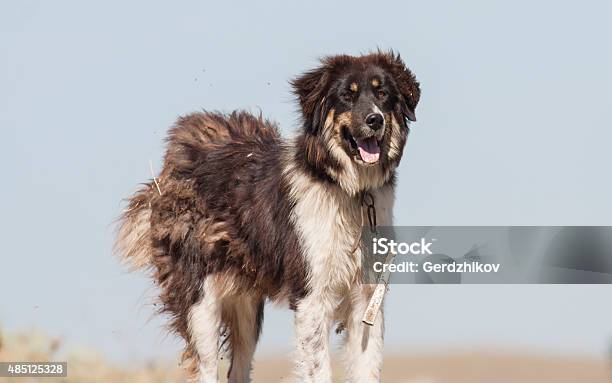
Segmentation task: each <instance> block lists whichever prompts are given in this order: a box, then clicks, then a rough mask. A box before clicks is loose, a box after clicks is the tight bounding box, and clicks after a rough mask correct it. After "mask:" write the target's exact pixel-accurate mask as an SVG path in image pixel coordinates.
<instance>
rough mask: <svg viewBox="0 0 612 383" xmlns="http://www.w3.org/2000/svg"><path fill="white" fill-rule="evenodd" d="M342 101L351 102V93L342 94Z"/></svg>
mask: <svg viewBox="0 0 612 383" xmlns="http://www.w3.org/2000/svg"><path fill="white" fill-rule="evenodd" d="M342 99H343V100H344V101H346V102H353V93H344V94H343V95H342Z"/></svg>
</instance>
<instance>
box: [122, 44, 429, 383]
mask: <svg viewBox="0 0 612 383" xmlns="http://www.w3.org/2000/svg"><path fill="white" fill-rule="evenodd" d="M292 85H293V87H294V91H295V94H296V96H297V97H298V99H299V103H300V107H301V111H302V114H303V128H302V129H300V131H299V132H298V135H297V137H296V138H295V139H293V140H283V139H282V138H281V137H280V136H279V133H278V129H277V128H276V126H275V125H274V124H273V123H271V122H269V121H267V120H263V119H262V117H261V116H260V117H255V116H253V115H251V114H249V113H246V112H233V113H231V114H229V115H225V114H221V113H208V112H206V113H195V114H191V115H188V116H186V117H182V118H180V119H179V120H178V122H177V123H176V125H175V126H174V127H173V128H172V129H171V130H170V132H169V136H168V139H167V151H166V155H165V159H164V165H163V170H162V171H161V174H160V175H159V177H157V178H154V179H153V180H151V181H150V182H149V183H147V184H146V185H144V186H143V187H142V188H141V189H140V190H139V191H138V192H136V194H135V195H134V196H132V198H131V199H130V200H129V206H128V208H127V209H126V211H125V212H124V214H123V216H122V217H121V222H120V229H119V233H118V239H117V247H118V249H119V250H120V252H121V254H122V256H123V257H124V258H125V259H126V260H128V261H129V262H131V263H132V265H133V266H135V267H136V268H150V269H151V270H152V271H153V274H154V275H153V276H154V280H155V282H156V283H157V285H158V286H159V288H160V290H161V296H160V298H161V302H162V308H161V311H162V312H164V313H167V314H169V316H170V317H171V328H172V330H174V331H176V332H177V333H178V334H179V335H180V336H182V337H183V338H184V339H185V341H186V348H185V352H184V355H183V358H184V360H185V361H187V362H188V367H189V371H190V372H191V373H192V376H193V378H194V380H196V381H200V382H215V381H218V376H217V360H218V358H219V353H220V352H221V351H223V350H224V349H225V350H227V351H229V353H230V355H231V368H230V372H229V381H231V382H245V381H248V380H249V375H250V370H251V360H252V357H253V353H254V351H255V346H256V343H257V340H258V337H259V333H260V331H261V325H262V320H263V307H264V302H265V301H266V300H271V301H284V302H288V304H289V307H290V308H291V309H292V310H294V312H295V331H296V338H297V339H296V341H297V355H296V366H295V373H296V376H297V379H298V380H299V381H300V382H330V381H331V368H330V361H329V346H328V338H329V333H330V329H331V328H332V326H333V325H334V323H340V324H341V327H342V329H343V330H344V331H345V354H346V355H345V356H346V362H347V365H348V366H349V367H350V368H349V369H348V375H347V376H348V379H349V380H350V381H355V382H372V381H379V379H380V370H381V365H382V337H383V324H382V322H383V318H382V313H380V314H379V316H378V320H377V322H376V324H375V326H373V327H369V326H367V325H364V324H363V323H362V322H361V316H362V314H363V312H364V309H365V306H366V304H367V300H368V297H369V294H370V293H371V288H370V286H368V285H365V284H362V282H361V280H360V263H361V261H360V251H359V250H357V251H354V244H355V242H356V238H358V236H359V235H360V230H361V225H362V222H363V214H364V211H363V207H362V204H361V198H362V194H363V193H364V192H369V193H371V194H372V195H373V196H374V200H375V204H376V211H377V215H378V217H377V218H378V223H379V224H385V225H390V224H391V210H392V205H393V198H394V196H393V187H394V177H395V175H394V174H395V169H396V168H397V166H398V164H399V161H400V158H401V156H402V152H403V148H404V144H405V142H406V138H407V135H408V131H409V128H408V120H414V119H415V117H414V111H415V107H416V105H417V103H418V101H419V96H420V89H419V84H418V82H417V81H416V79H415V77H414V76H413V74H412V73H411V72H410V71H409V70H408V69H407V68H406V67H405V65H404V63H403V61H402V60H401V59H400V57H399V56H398V55H395V54H393V53H392V52H389V53H383V52H377V53H373V54H369V55H364V56H360V57H352V56H346V55H341V56H333V57H329V58H326V59H324V60H322V62H321V66H320V67H319V68H317V69H315V70H312V71H310V72H307V73H305V74H303V75H302V76H300V77H298V78H297V79H295V80H294V81H293V82H292ZM376 115H378V117H377V116H376ZM368 118H369V120H368V121H369V122H366V120H367V119H368ZM377 118H378V120H376V119H377ZM374 140H375V141H374ZM223 345H225V346H226V347H223Z"/></svg>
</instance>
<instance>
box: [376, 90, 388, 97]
mask: <svg viewBox="0 0 612 383" xmlns="http://www.w3.org/2000/svg"><path fill="white" fill-rule="evenodd" d="M386 95H387V93H385V91H384V90H379V91H378V97H379V98H383V97H385V96H386Z"/></svg>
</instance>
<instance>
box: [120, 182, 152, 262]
mask: <svg viewBox="0 0 612 383" xmlns="http://www.w3.org/2000/svg"><path fill="white" fill-rule="evenodd" d="M154 189H155V185H154V184H153V182H150V183H148V184H145V185H144V186H143V187H142V188H141V189H140V190H138V191H137V192H136V193H135V194H134V195H133V196H132V197H131V198H130V199H129V200H128V206H127V208H126V209H125V210H124V211H123V213H122V214H121V216H120V217H119V228H118V232H117V237H116V240H115V252H116V253H117V254H118V255H119V256H120V257H121V261H122V262H123V263H126V264H128V265H129V267H130V268H131V269H132V270H137V269H148V268H149V267H151V266H152V257H153V247H152V243H151V205H150V201H151V198H152V197H153V195H152V193H153V192H154Z"/></svg>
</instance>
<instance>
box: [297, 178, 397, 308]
mask: <svg viewBox="0 0 612 383" xmlns="http://www.w3.org/2000/svg"><path fill="white" fill-rule="evenodd" d="M290 184H291V197H292V198H293V199H294V201H295V209H294V211H293V216H292V220H293V223H294V225H295V228H296V230H297V231H298V235H299V237H300V243H301V247H302V251H303V253H304V255H305V257H306V261H307V263H308V266H309V269H310V270H309V271H310V275H309V289H310V290H311V291H318V292H324V291H325V292H327V293H331V294H332V295H338V296H341V295H342V294H343V293H344V292H345V291H346V289H347V288H348V287H349V286H350V285H351V284H352V283H354V282H355V281H356V278H357V276H358V273H359V272H360V266H361V260H360V253H359V252H358V251H357V252H353V250H354V247H355V242H356V240H357V238H358V236H359V235H360V233H361V225H362V209H363V207H362V206H361V201H360V198H359V197H358V196H349V195H348V194H346V193H345V192H344V191H342V190H341V189H340V188H336V187H330V186H329V185H325V184H322V183H319V182H313V181H312V180H311V179H310V178H309V177H307V176H306V175H304V174H302V173H300V172H292V176H291V182H290ZM373 194H374V198H375V205H376V209H377V216H378V223H379V224H386V225H388V224H390V223H391V208H392V204H393V190H392V188H391V187H385V188H382V189H380V190H378V191H376V192H374V193H373ZM366 221H367V219H366Z"/></svg>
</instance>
